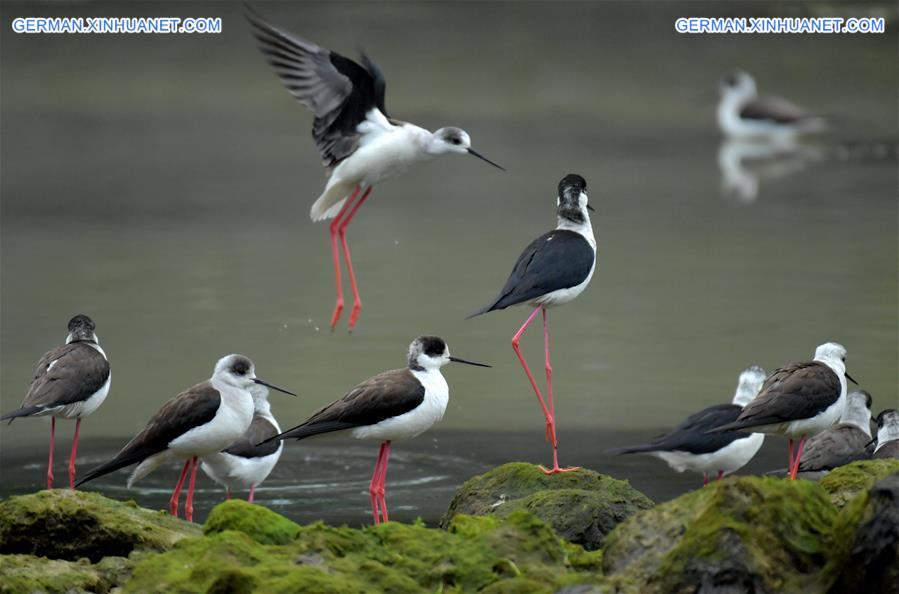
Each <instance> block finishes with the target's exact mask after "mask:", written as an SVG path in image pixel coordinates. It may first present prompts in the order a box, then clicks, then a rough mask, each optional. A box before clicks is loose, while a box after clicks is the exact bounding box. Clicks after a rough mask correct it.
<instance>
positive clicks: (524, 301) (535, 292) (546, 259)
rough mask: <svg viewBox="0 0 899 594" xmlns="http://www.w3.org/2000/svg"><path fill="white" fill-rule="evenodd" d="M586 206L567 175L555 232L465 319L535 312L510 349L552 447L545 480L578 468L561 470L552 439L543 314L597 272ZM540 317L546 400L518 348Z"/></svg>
mask: <svg viewBox="0 0 899 594" xmlns="http://www.w3.org/2000/svg"><path fill="white" fill-rule="evenodd" d="M588 210H593V207H591V206H590V205H589V204H588V203H587V182H586V181H585V180H584V178H583V177H581V176H580V175H577V174H574V173H571V174H569V175H566V176H565V177H564V178H562V181H560V182H559V192H558V198H557V199H556V219H557V224H556V228H555V229H554V230H553V231H550V232H549V233H544V234H543V235H541V236H540V237H538V238H537V239H535V240H534V241H532V242H531V243H530V245H528V246H527V247H526V248H525V249H524V251H523V252H522V253H521V255H520V256H518V261H517V262H516V263H515V267H514V268H513V269H512V274H511V275H509V279H508V280H507V281H506V284H505V286H504V287H503V289H502V291H500V293H499V295H497V297H496V299H494V300H493V301H492V302H490V304H489V305H487V306H486V307H484V308H482V309H480V310H478V311H476V312H474V313H473V314H471V315H470V316H469V318H473V317H475V316H479V315H481V314H485V313H487V312H491V311H495V310H498V309H505V308H507V307H509V306H511V305H528V306H530V307H533V308H534V311H533V312H531V315H530V316H528V318H527V320H525V322H524V324H523V325H522V326H521V328H520V329H519V330H518V332H516V333H515V335H514V336H513V337H512V349H513V350H514V351H515V355H516V356H517V357H518V360H519V362H520V363H521V366H522V367H523V368H524V373H525V375H527V378H528V381H529V382H530V384H531V388H533V390H534V393H535V394H536V395H537V401H538V402H539V403H540V409H541V410H542V411H543V416H544V418H545V419H546V440H547V441H549V442H550V443H551V444H552V448H553V465H552V468H550V469H547V468H543V467H542V466H541V468H543V471H544V472H546V473H547V474H556V473H559V472H570V471H574V470H578V467H571V468H562V467H560V466H559V451H558V450H559V444H558V439H557V435H556V407H555V400H554V399H553V384H552V371H553V370H552V365H550V357H549V354H550V348H549V325H548V323H547V320H546V310H547V309H548V308H550V307H554V306H556V305H563V304H565V303H568V302H570V301H573V300H574V299H575V298H576V297H577V296H578V295H580V294H581V293H582V292H583V291H584V289H586V288H587V285H588V284H590V279H591V278H593V271H594V270H595V268H596V239H594V237H593V226H592V225H591V224H590V214H589V213H588V212H587V211H588ZM538 313H542V314H543V350H544V355H545V365H544V369H545V371H546V392H547V398H546V400H544V398H543V394H541V392H540V388H538V387H537V380H535V379H534V375H533V374H532V373H531V369H530V368H529V367H528V364H527V362H526V361H525V360H524V356H523V355H522V354H521V348H520V346H519V343H520V341H521V337H522V335H523V334H524V332H525V330H527V329H528V326H530V325H531V322H533V321H534V318H535V317H537V314H538Z"/></svg>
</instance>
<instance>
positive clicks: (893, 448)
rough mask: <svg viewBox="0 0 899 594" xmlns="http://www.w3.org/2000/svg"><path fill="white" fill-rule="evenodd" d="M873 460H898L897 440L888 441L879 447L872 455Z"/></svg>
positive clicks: (898, 442) (898, 448)
mask: <svg viewBox="0 0 899 594" xmlns="http://www.w3.org/2000/svg"><path fill="white" fill-rule="evenodd" d="M872 457H873V458H875V459H878V460H881V459H885V458H899V440H893V441H888V442H886V443H885V444H883V445H882V446H880V447H879V448H878V449H877V451H876V452H874V455H873V456H872Z"/></svg>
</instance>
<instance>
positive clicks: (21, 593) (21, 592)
mask: <svg viewBox="0 0 899 594" xmlns="http://www.w3.org/2000/svg"><path fill="white" fill-rule="evenodd" d="M129 571H130V564H129V562H128V560H127V559H125V558H123V557H106V558H105V559H103V560H102V561H100V562H99V563H97V564H91V563H90V562H89V561H88V560H87V559H83V558H82V559H80V560H78V561H63V560H60V559H47V558H46V557H35V556H33V555H0V576H3V578H2V579H0V594H26V593H27V594H32V593H35V592H42V593H48V594H56V593H60V594H62V593H66V594H81V593H82V592H92V593H94V592H95V593H97V594H105V593H106V592H109V591H110V590H112V589H113V588H114V587H115V586H116V585H117V584H119V583H121V582H122V581H124V577H125V576H127V575H128V573H129Z"/></svg>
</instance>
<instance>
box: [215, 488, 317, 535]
mask: <svg viewBox="0 0 899 594" xmlns="http://www.w3.org/2000/svg"><path fill="white" fill-rule="evenodd" d="M225 530H236V531H238V532H243V533H244V534H246V535H247V536H249V537H250V538H252V539H253V540H255V541H256V542H258V543H262V544H287V543H289V542H290V541H292V540H293V539H294V537H296V535H297V533H298V532H299V531H300V526H299V524H297V523H295V522H291V521H290V520H288V519H287V518H285V517H284V516H282V515H279V514H276V513H275V512H273V511H271V510H270V509H268V508H266V507H262V506H261V505H254V504H252V503H247V502H246V501H243V500H240V499H232V500H230V501H226V502H224V503H221V504H219V505H216V506H215V507H214V508H212V511H211V512H209V516H208V517H207V518H206V523H205V524H204V525H203V533H204V534H207V535H208V534H217V533H219V532H224V531H225Z"/></svg>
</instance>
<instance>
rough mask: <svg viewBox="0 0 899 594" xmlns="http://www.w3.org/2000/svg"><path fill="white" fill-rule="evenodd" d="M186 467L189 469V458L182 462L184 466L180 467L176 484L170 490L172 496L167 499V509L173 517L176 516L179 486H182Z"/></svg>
mask: <svg viewBox="0 0 899 594" xmlns="http://www.w3.org/2000/svg"><path fill="white" fill-rule="evenodd" d="M188 469H190V460H188V461H187V462H185V463H184V468H182V469H181V478H179V479H178V484H177V485H175V490H174V491H172V497H171V498H170V499H169V511H170V512H171V514H172V515H173V516H175V517H178V499H180V498H181V487H183V486H184V479H185V478H186V477H187V471H188Z"/></svg>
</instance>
